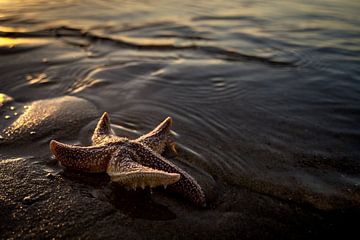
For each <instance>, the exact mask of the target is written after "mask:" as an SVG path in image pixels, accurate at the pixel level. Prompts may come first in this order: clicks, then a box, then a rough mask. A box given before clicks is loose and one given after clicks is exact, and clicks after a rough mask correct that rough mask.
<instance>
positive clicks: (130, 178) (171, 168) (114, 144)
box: [50, 112, 206, 206]
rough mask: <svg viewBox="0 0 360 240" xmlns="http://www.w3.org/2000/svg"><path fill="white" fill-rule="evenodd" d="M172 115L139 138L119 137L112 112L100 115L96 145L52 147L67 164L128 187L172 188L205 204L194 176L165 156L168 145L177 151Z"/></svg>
mask: <svg viewBox="0 0 360 240" xmlns="http://www.w3.org/2000/svg"><path fill="white" fill-rule="evenodd" d="M171 124H172V120H171V118H169V117H168V118H166V119H165V120H164V121H163V122H162V123H160V124H159V125H158V126H157V127H156V128H155V129H154V130H152V131H151V132H149V133H147V134H146V135H143V136H141V137H139V138H137V139H135V140H130V139H127V138H124V137H118V136H116V135H115V134H114V132H113V130H112V129H111V125H110V119H109V115H108V114H107V113H106V112H105V113H104V114H103V115H102V117H101V118H100V120H99V122H98V124H97V126H96V128H95V131H94V133H93V136H92V146H88V147H81V146H73V145H67V144H63V143H60V142H57V141H55V140H52V141H51V142H50V150H51V152H52V153H53V154H54V155H55V157H56V159H57V160H58V161H59V162H60V163H61V164H62V165H63V166H65V167H67V168H69V169H74V170H80V171H85V172H106V173H107V174H108V175H109V176H110V178H111V180H112V181H113V182H117V183H119V184H120V185H122V186H124V187H125V188H133V189H136V188H137V187H141V188H143V189H144V188H145V187H151V188H152V187H157V186H164V187H166V186H167V185H170V186H169V188H170V189H171V190H173V191H174V192H177V193H178V194H180V195H182V196H183V197H185V198H187V199H188V200H190V201H191V202H193V203H194V204H196V205H199V206H204V205H205V203H206V200H205V195H204V192H203V190H202V189H201V187H200V186H199V184H198V183H197V182H196V180H195V179H194V178H192V177H191V176H190V175H189V174H188V173H186V172H185V171H184V170H182V169H181V168H179V167H177V166H176V165H175V164H173V163H171V162H170V161H168V160H167V159H165V158H164V157H162V156H161V153H162V152H163V151H164V149H165V147H168V148H169V149H170V150H173V151H174V152H175V153H176V151H175V144H174V143H173V142H172V141H171V140H170V139H169V133H170V127H171Z"/></svg>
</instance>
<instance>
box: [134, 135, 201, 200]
mask: <svg viewBox="0 0 360 240" xmlns="http://www.w3.org/2000/svg"><path fill="white" fill-rule="evenodd" d="M129 148H130V149H132V150H133V151H134V152H136V154H137V156H138V162H139V163H140V164H141V165H144V166H146V167H150V168H155V169H157V170H162V171H165V172H171V173H178V174H180V180H179V181H177V182H176V183H174V184H172V185H171V186H169V188H171V189H172V190H173V191H174V192H176V193H178V194H180V195H182V196H183V197H184V198H186V199H188V200H190V201H191V202H193V203H194V204H196V205H198V206H205V205H206V199H205V194H204V192H203V190H202V188H201V187H200V185H199V184H198V183H197V182H196V180H195V179H194V178H192V177H191V176H190V175H189V174H188V173H187V172H185V171H184V170H182V169H181V168H179V167H178V166H176V165H175V164H173V163H171V162H169V161H168V160H167V159H165V158H164V157H162V156H161V155H160V154H158V153H156V152H154V151H152V149H150V148H149V147H147V146H146V145H144V144H142V143H138V142H136V141H131V142H130V143H129Z"/></svg>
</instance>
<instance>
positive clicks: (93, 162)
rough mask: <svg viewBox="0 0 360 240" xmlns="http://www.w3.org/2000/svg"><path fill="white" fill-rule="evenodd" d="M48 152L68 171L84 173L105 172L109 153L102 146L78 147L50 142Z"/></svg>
mask: <svg viewBox="0 0 360 240" xmlns="http://www.w3.org/2000/svg"><path fill="white" fill-rule="evenodd" d="M50 150H51V152H52V153H53V154H54V156H55V158H56V159H57V160H58V161H59V162H60V163H61V165H63V166H64V167H67V168H69V169H73V170H81V171H85V172H105V171H106V167H107V165H108V163H109V160H110V157H111V151H110V150H109V149H106V148H105V147H104V146H90V147H79V146H73V145H68V144H64V143H60V142H57V141H55V140H52V141H51V142H50Z"/></svg>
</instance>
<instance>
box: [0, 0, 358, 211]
mask: <svg viewBox="0 0 360 240" xmlns="http://www.w3.org/2000/svg"><path fill="white" fill-rule="evenodd" d="M359 12H360V3H359V2H358V1H350V0H349V1H343V0H332V1H235V0H233V1H187V0H186V1H115V0H112V1H105V0H104V1H95V0H94V1H71V0H69V1H40V0H39V1H36V0H34V1H10V0H9V1H6V0H5V1H0V73H1V80H0V92H3V93H6V94H8V95H10V96H12V97H13V98H14V99H15V100H17V101H32V100H37V99H44V98H51V97H56V96H63V95H75V96H80V97H83V98H85V99H88V100H90V101H91V102H93V103H95V105H96V106H98V107H99V109H100V111H108V112H109V113H110V116H111V118H112V122H113V123H114V127H115V130H116V132H117V133H118V134H122V135H128V136H137V135H139V134H141V133H144V132H146V131H147V130H149V129H151V128H152V127H153V126H155V125H156V124H157V123H159V122H160V121H161V120H162V119H164V118H165V117H166V116H171V117H173V119H174V134H175V137H176V141H177V142H178V145H179V147H180V157H179V158H177V159H176V160H175V161H177V163H178V164H180V165H184V166H186V168H187V169H188V170H189V171H190V172H192V174H193V175H194V176H195V177H196V178H197V179H199V182H200V183H201V184H202V185H203V186H205V188H207V192H208V195H209V198H210V202H211V201H213V202H216V201H217V200H216V199H221V196H222V194H223V192H226V191H227V190H226V189H227V188H228V186H232V187H233V186H235V187H241V188H243V187H245V188H249V189H250V190H252V191H256V192H260V193H265V194H270V195H271V196H275V197H278V198H281V199H290V200H291V199H296V200H295V201H298V202H305V203H310V205H314V206H315V207H317V208H326V207H328V205H331V204H333V203H334V202H335V203H334V204H333V205H332V206H337V202H336V201H338V200H339V201H340V203H344V201H345V200H346V201H345V202H346V203H347V202H348V201H350V202H351V201H353V202H355V203H359V202H360V200H359V199H360V197H359V184H360V175H359V173H360V162H359V161H360V160H359V159H360V67H359V66H360V64H359V63H360V57H359V54H360V44H359V43H360V27H359V26H360V19H359V17H358V14H359ZM92 127H93V126H92ZM76 136H77V134H75V136H74V137H76ZM80 138H81V136H80ZM344 199H345V200H344ZM335 200H336V201H335ZM343 200H344V201H343ZM245 207H246V206H245Z"/></svg>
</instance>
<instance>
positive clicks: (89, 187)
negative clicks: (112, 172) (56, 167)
mask: <svg viewBox="0 0 360 240" xmlns="http://www.w3.org/2000/svg"><path fill="white" fill-rule="evenodd" d="M61 175H62V176H63V177H65V178H67V179H68V180H70V181H71V182H72V184H81V185H85V189H84V187H82V186H77V187H76V188H78V189H79V190H80V191H81V192H82V194H85V195H88V196H93V197H95V198H97V199H99V200H101V201H107V202H109V203H110V204H111V205H112V206H114V207H115V208H116V209H117V210H118V211H120V212H121V213H123V214H125V215H127V216H129V217H131V218H140V219H146V220H154V221H163V220H172V219H175V218H176V214H175V213H173V212H172V211H170V210H169V209H168V208H167V207H166V206H164V205H162V204H159V203H157V202H155V201H154V200H153V199H152V197H151V193H150V191H149V189H145V190H139V189H138V190H137V191H134V190H126V189H124V188H123V187H121V186H119V185H118V184H116V183H111V182H110V177H109V176H108V175H107V174H105V173H98V174H95V176H94V174H93V173H92V174H90V173H84V172H80V171H73V170H67V169H65V170H64V171H63V172H62V173H61ZM85 191H86V192H87V193H86V192H85Z"/></svg>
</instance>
